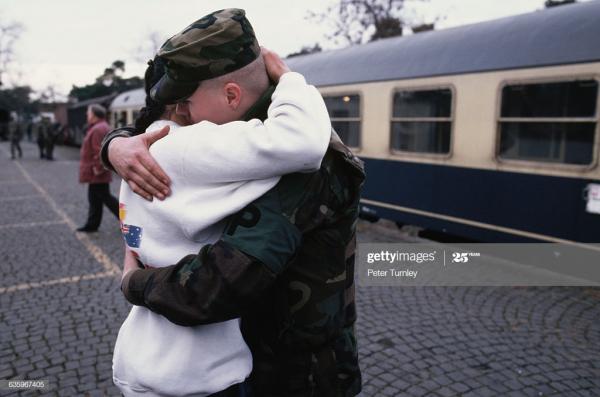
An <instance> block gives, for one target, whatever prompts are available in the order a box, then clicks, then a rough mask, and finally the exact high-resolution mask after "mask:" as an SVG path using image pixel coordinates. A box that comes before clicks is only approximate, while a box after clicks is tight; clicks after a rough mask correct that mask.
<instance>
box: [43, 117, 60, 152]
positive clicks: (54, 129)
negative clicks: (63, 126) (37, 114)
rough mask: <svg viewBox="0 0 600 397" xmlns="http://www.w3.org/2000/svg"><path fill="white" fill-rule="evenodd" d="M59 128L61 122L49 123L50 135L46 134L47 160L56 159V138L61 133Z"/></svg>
mask: <svg viewBox="0 0 600 397" xmlns="http://www.w3.org/2000/svg"><path fill="white" fill-rule="evenodd" d="M59 128H60V124H59V123H54V124H50V123H48V128H47V131H48V135H47V136H46V160H54V144H55V143H56V138H57V137H58V134H59V133H60V129H59Z"/></svg>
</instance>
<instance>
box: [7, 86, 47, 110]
mask: <svg viewBox="0 0 600 397" xmlns="http://www.w3.org/2000/svg"><path fill="white" fill-rule="evenodd" d="M32 92H33V91H32V89H31V87H29V86H20V87H13V88H6V89H2V90H0V109H4V110H7V111H11V112H12V111H14V112H17V113H18V114H21V115H22V114H33V113H37V111H38V106H39V103H38V101H33V102H32V101H31V99H30V96H31V93H32Z"/></svg>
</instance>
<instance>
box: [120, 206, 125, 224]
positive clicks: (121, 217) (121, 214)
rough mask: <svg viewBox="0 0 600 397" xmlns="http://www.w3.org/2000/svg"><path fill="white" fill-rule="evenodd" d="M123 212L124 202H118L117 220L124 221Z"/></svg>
mask: <svg viewBox="0 0 600 397" xmlns="http://www.w3.org/2000/svg"><path fill="white" fill-rule="evenodd" d="M125 214H126V211H125V204H123V203H119V220H120V221H121V222H124V221H125Z"/></svg>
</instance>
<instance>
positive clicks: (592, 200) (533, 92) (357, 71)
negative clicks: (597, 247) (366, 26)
mask: <svg viewBox="0 0 600 397" xmlns="http://www.w3.org/2000/svg"><path fill="white" fill-rule="evenodd" d="M599 20H600V1H591V2H587V3H581V4H573V5H567V6H561V7H555V8H552V9H548V10H541V11H536V12H533V13H530V14H524V15H518V16H514V17H508V18H503V19H498V20H494V21H489V22H483V23H478V24H473V25H467V26H462V27H457V28H451V29H445V30H441V31H432V32H425V33H419V34H415V35H412V36H407V37H399V38H390V39H384V40H379V41H375V42H372V43H369V44H365V45H360V46H355V47H350V48H346V49H342V50H335V51H327V52H323V53H316V54H311V55H305V56H300V57H295V58H291V59H289V60H288V63H289V64H290V66H291V68H292V69H293V70H297V71H299V72H301V73H302V74H304V75H305V76H306V77H307V80H308V81H309V82H311V83H312V84H315V85H316V86H318V87H319V90H320V91H321V93H322V94H323V96H324V98H325V101H326V104H327V106H328V109H329V112H330V116H331V118H332V123H333V125H334V128H336V130H337V131H338V132H339V133H340V136H341V137H342V139H343V140H344V141H345V142H346V143H347V144H348V145H349V146H351V147H352V148H353V149H354V150H355V152H356V153H357V154H358V155H359V156H360V157H361V158H362V159H363V160H364V161H365V166H366V171H367V180H366V183H365V186H364V190H363V200H362V206H363V209H364V210H366V211H370V213H372V214H375V215H376V216H378V217H383V218H389V219H392V220H395V221H397V222H400V223H408V224H414V225H420V226H423V227H426V228H428V229H432V230H439V231H443V232H446V233H451V234H455V235H460V236H464V237H468V238H472V239H476V240H479V241H490V242H516V241H521V242H523V241H546V242H571V243H581V242H584V243H592V242H597V241H599V240H600V213H598V212H599V211H598V207H599V204H600V203H599V201H600V168H599V167H598V156H599V151H600V150H599V145H600V144H599V141H600V138H599V131H600V130H599V123H598V117H599V116H598V115H599V114H600V111H599V106H600V101H599V100H598V95H599V89H598V85H599V76H600V41H599V38H600V24H599V23H598V21H599Z"/></svg>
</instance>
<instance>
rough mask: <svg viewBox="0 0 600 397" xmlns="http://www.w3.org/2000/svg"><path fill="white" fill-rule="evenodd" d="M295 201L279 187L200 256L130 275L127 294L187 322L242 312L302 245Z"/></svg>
mask: <svg viewBox="0 0 600 397" xmlns="http://www.w3.org/2000/svg"><path fill="white" fill-rule="evenodd" d="M300 188H302V186H300ZM294 205H297V202H294V201H293V200H290V199H289V197H288V198H287V199H282V195H281V194H280V185H277V186H275V187H274V188H273V189H272V190H270V191H269V192H267V193H266V194H265V195H263V196H262V197H260V198H259V199H258V200H256V201H254V202H253V203H251V204H249V205H248V206H247V207H245V208H244V209H242V210H241V211H240V212H238V213H237V214H235V215H234V216H233V217H232V218H231V220H230V221H229V222H228V225H227V227H226V228H225V232H224V234H223V237H222V238H221V240H219V241H218V242H216V243H215V244H213V245H207V246H204V247H203V248H202V249H201V250H200V252H199V253H198V254H197V255H188V256H186V257H184V258H183V259H181V260H180V261H179V263H177V264H176V265H173V266H168V267H163V268H156V269H143V270H136V271H134V272H132V273H129V274H128V275H127V277H126V278H125V279H124V280H123V283H122V290H123V293H124V295H125V297H126V298H127V300H129V301H130V302H131V303H132V304H134V305H141V306H145V307H147V308H149V309H150V310H152V311H153V312H156V313H158V314H161V315H163V316H165V317H166V318H168V319H169V320H170V321H172V322H173V323H175V324H179V325H183V326H193V325H199V324H207V323H212V322H219V321H225V320H228V319H232V318H236V317H240V316H242V315H243V314H244V313H245V312H246V311H247V310H248V309H250V308H251V306H252V304H253V303H254V302H256V299H257V298H258V297H260V296H261V294H262V293H263V292H264V291H265V290H266V289H267V288H268V287H269V286H270V285H272V283H273V282H274V281H275V280H276V279H277V276H278V275H279V274H281V273H282V272H283V271H284V270H285V269H286V266H287V264H288V263H289V262H290V261H291V259H292V258H293V257H294V255H295V254H296V251H297V250H298V248H299V246H300V243H301V239H302V233H301V231H300V230H299V229H298V228H297V227H296V225H295V224H294V223H293V222H292V221H291V220H290V217H289V216H288V215H287V214H290V213H293V212H294V211H293V209H292V206H294Z"/></svg>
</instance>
